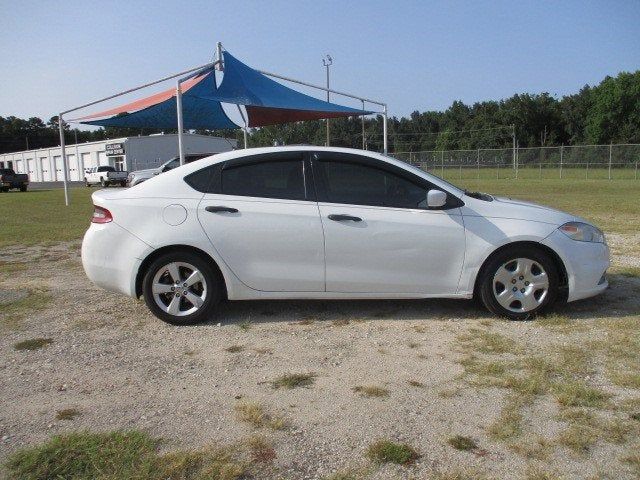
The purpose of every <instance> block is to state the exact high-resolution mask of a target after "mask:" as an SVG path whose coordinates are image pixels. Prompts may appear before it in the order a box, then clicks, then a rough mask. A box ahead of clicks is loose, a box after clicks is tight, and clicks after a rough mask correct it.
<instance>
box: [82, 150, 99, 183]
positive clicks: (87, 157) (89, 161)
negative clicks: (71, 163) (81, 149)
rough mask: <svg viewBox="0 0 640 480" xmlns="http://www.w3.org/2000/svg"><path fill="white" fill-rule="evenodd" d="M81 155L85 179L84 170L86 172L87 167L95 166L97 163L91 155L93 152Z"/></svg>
mask: <svg viewBox="0 0 640 480" xmlns="http://www.w3.org/2000/svg"><path fill="white" fill-rule="evenodd" d="M80 156H81V157H82V168H83V169H84V170H83V173H82V175H83V177H82V179H84V172H86V170H87V168H91V167H95V166H96V164H95V162H94V161H93V158H92V157H91V153H81V154H80Z"/></svg>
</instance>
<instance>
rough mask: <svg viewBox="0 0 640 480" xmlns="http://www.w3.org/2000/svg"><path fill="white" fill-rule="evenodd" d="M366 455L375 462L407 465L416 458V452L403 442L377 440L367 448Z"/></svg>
mask: <svg viewBox="0 0 640 480" xmlns="http://www.w3.org/2000/svg"><path fill="white" fill-rule="evenodd" d="M367 457H369V459H370V460H372V461H373V462H375V463H396V464H398V465H408V464H410V463H412V462H414V461H415V460H416V459H417V458H418V454H417V453H416V451H415V450H414V449H413V448H411V447H410V446H409V445H406V444H404V443H395V442H391V441H389V440H378V441H377V442H375V443H373V444H372V445H370V446H369V448H368V449H367Z"/></svg>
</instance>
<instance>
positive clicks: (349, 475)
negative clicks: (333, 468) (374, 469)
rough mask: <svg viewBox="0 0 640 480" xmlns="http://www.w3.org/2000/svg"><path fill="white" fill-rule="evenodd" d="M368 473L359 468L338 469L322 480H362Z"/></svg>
mask: <svg viewBox="0 0 640 480" xmlns="http://www.w3.org/2000/svg"><path fill="white" fill-rule="evenodd" d="M367 475H368V472H366V471H364V470H362V469H360V470H355V469H348V470H340V471H338V472H336V473H334V474H332V475H329V476H328V477H325V478H324V480H362V479H363V478H365V477H366V476H367Z"/></svg>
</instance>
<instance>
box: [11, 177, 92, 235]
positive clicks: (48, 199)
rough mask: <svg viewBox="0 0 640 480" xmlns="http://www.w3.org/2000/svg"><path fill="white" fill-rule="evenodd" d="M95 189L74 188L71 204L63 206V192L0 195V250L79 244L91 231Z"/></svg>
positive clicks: (40, 191) (56, 190) (58, 190)
mask: <svg viewBox="0 0 640 480" xmlns="http://www.w3.org/2000/svg"><path fill="white" fill-rule="evenodd" d="M95 191H96V189H94V188H92V189H89V188H72V189H70V190H69V195H70V199H71V204H70V205H69V207H65V205H64V191H63V190H62V189H61V188H57V189H54V190H33V191H29V192H13V191H12V192H8V193H3V194H1V195H0V199H2V200H1V201H0V218H1V219H2V230H0V247H4V246H7V245H35V244H41V243H59V242H66V241H72V240H78V239H80V238H81V237H82V235H83V234H84V232H85V231H86V230H87V228H89V223H90V220H91V212H92V211H93V205H92V203H91V193H93V192H95Z"/></svg>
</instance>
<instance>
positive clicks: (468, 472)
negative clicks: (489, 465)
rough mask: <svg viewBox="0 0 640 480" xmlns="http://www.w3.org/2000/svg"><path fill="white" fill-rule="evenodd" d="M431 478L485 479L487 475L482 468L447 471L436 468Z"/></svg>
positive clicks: (455, 479) (438, 479) (454, 479)
mask: <svg viewBox="0 0 640 480" xmlns="http://www.w3.org/2000/svg"><path fill="white" fill-rule="evenodd" d="M429 478H430V479H431V478H432V479H433V480H485V479H486V478H487V476H486V474H485V473H484V472H482V471H481V470H478V469H475V468H463V469H456V470H446V471H441V470H436V471H435V472H433V475H432V476H430V477H429Z"/></svg>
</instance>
